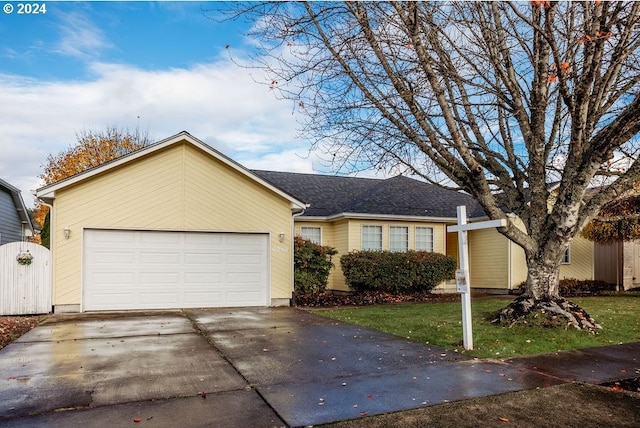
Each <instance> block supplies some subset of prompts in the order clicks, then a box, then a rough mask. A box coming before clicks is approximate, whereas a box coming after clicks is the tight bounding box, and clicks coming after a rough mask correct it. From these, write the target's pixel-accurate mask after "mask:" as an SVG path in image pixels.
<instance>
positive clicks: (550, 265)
mask: <svg viewBox="0 0 640 428" xmlns="http://www.w3.org/2000/svg"><path fill="white" fill-rule="evenodd" d="M527 267H528V268H529V273H528V274H527V286H526V290H525V294H527V295H528V296H530V297H532V298H533V299H534V300H554V299H558V298H560V261H559V260H554V259H553V257H551V256H550V255H547V254H545V253H542V254H540V253H538V254H536V255H533V256H531V257H527Z"/></svg>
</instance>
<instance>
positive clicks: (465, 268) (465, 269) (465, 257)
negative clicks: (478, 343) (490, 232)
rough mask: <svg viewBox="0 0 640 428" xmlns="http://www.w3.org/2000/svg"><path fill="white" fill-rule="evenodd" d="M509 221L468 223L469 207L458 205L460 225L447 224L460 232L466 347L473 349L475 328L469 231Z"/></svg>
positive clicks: (458, 280)
mask: <svg viewBox="0 0 640 428" xmlns="http://www.w3.org/2000/svg"><path fill="white" fill-rule="evenodd" d="M506 225H507V221H506V220H504V219H502V220H490V221H481V222H478V223H471V224H469V223H467V207H466V206H464V205H460V206H459V207H458V225H457V226H447V232H458V258H459V261H460V269H458V270H457V271H456V288H457V290H458V293H462V296H461V300H462V335H463V339H462V343H463V345H464V349H469V350H471V349H473V330H472V328H473V327H472V323H471V284H470V283H469V243H468V242H467V232H468V231H469V230H478V229H489V228H492V227H505V226H506Z"/></svg>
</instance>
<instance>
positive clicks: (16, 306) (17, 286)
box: [0, 242, 51, 315]
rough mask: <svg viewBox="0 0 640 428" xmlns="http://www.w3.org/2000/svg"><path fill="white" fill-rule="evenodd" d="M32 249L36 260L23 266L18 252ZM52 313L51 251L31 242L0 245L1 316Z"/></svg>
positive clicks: (31, 251)
mask: <svg viewBox="0 0 640 428" xmlns="http://www.w3.org/2000/svg"><path fill="white" fill-rule="evenodd" d="M24 251H29V252H30V253H31V255H32V256H33V260H32V262H31V264H29V265H21V264H19V263H18V261H17V260H16V257H17V256H18V254H20V253H21V252H24ZM49 312H51V252H50V251H49V250H48V249H47V248H46V247H43V246H42V245H38V244H33V243H31V242H10V243H9V244H5V245H2V246H0V315H33V314H46V313H49Z"/></svg>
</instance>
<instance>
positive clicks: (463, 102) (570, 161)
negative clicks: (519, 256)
mask: <svg viewBox="0 0 640 428" xmlns="http://www.w3.org/2000/svg"><path fill="white" fill-rule="evenodd" d="M230 7H231V11H230V10H229V9H228V8H227V7H225V8H224V10H225V11H226V12H225V13H227V16H229V14H230V15H231V17H233V18H238V17H242V18H249V19H250V20H251V21H252V22H253V27H252V29H251V32H250V36H252V37H254V38H255V40H256V41H257V43H258V47H257V51H256V53H255V55H254V57H253V58H252V59H253V63H252V64H251V65H250V66H251V67H258V68H261V69H264V70H266V71H267V72H268V76H269V77H268V80H267V81H266V82H265V83H266V84H268V85H270V86H271V87H272V88H273V89H274V91H275V92H276V93H277V94H278V96H280V97H282V98H284V99H288V100H292V101H293V102H294V106H295V107H296V108H297V109H298V110H300V111H301V112H302V113H303V114H304V117H305V121H304V123H303V124H302V131H303V132H305V133H306V135H309V136H312V137H313V138H314V144H315V145H316V147H318V148H322V149H323V150H325V151H326V152H327V153H329V154H330V155H331V156H332V157H333V159H334V160H335V162H338V163H340V164H341V165H343V166H344V167H347V168H353V167H360V166H366V167H376V168H387V169H396V170H397V169H400V170H405V171H407V172H410V173H412V174H417V175H419V176H421V177H423V178H424V179H426V180H428V181H431V182H436V183H439V184H443V185H448V186H450V187H456V188H458V189H461V190H464V191H466V192H468V193H470V194H471V195H473V196H474V197H475V198H476V199H477V200H478V202H479V203H480V204H481V205H482V207H483V208H484V210H485V212H486V213H487V215H488V216H489V217H490V218H491V219H501V218H506V216H507V214H506V213H507V212H509V213H513V214H515V215H517V216H518V218H519V219H520V220H522V222H523V225H524V230H522V229H520V228H518V227H517V226H516V225H515V224H514V223H509V226H508V227H506V228H503V229H501V230H500V233H502V234H503V235H504V236H506V237H507V238H509V239H510V240H512V241H513V242H515V243H517V244H518V245H519V246H520V247H522V248H523V249H524V252H525V256H526V261H527V265H528V268H529V270H528V272H529V273H528V278H527V287H526V293H525V295H524V296H522V297H521V298H519V299H517V300H516V301H515V302H514V303H512V305H510V306H511V308H510V309H509V308H507V309H509V310H508V311H507V310H505V312H504V314H503V315H509V316H511V317H513V316H515V314H516V313H518V312H519V310H522V309H524V308H529V307H532V308H534V309H536V308H540V307H544V308H546V310H547V311H548V310H553V311H555V312H557V313H562V314H563V315H565V316H567V318H569V320H570V321H571V322H572V324H574V325H575V326H576V327H579V326H582V327H588V328H593V327H594V325H595V323H593V322H592V320H591V321H589V320H588V319H584V320H581V318H585V314H584V313H573V314H572V313H571V312H573V311H574V309H573V308H572V307H569V306H567V305H566V303H567V302H566V301H564V300H563V299H562V298H561V297H560V296H559V266H560V261H561V259H562V256H563V254H564V253H565V250H566V249H567V247H568V245H569V242H570V241H571V239H572V238H574V237H575V236H576V235H577V234H578V233H579V231H580V230H581V229H582V228H583V226H585V225H586V224H587V223H588V222H589V221H590V220H591V219H592V218H593V217H594V216H595V215H596V214H597V213H598V211H599V209H600V208H601V207H602V206H603V204H604V203H606V202H608V201H610V200H612V199H614V198H616V196H618V195H620V194H622V193H624V192H625V191H627V190H628V189H629V188H631V187H632V186H633V183H635V182H637V181H638V179H639V178H640V167H639V165H638V160H637V159H638V150H639V149H638V145H637V144H636V141H635V138H636V137H637V134H638V132H639V131H640V97H639V96H638V90H639V85H638V82H639V80H640V72H639V67H640V58H639V53H640V52H639V49H638V48H639V46H640V31H639V29H638V27H637V26H638V21H639V17H640V3H637V2H609V1H585V2H548V1H532V2H433V3H431V2H390V3H389V2H385V3H383V2H327V3H323V2H301V3H271V2H269V3H259V4H256V3H249V4H235V5H231V6H230ZM617 164H620V165H622V166H620V167H618V166H617ZM599 179H600V181H598V184H600V186H599V187H598V189H599V190H598V191H597V192H593V191H591V190H589V189H590V186H592V185H593V184H594V183H595V181H596V180H599ZM552 184H553V185H552ZM514 309H517V310H514ZM587 318H588V317H587Z"/></svg>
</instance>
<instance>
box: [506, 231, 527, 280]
mask: <svg viewBox="0 0 640 428" xmlns="http://www.w3.org/2000/svg"><path fill="white" fill-rule="evenodd" d="M505 239H507V238H505ZM509 246H510V247H511V289H513V290H515V289H517V288H518V287H519V286H520V284H522V283H523V282H525V281H526V280H527V274H528V272H529V269H528V268H527V259H526V258H525V256H524V250H523V249H522V247H520V246H519V245H518V244H516V243H514V242H511V241H509Z"/></svg>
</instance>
